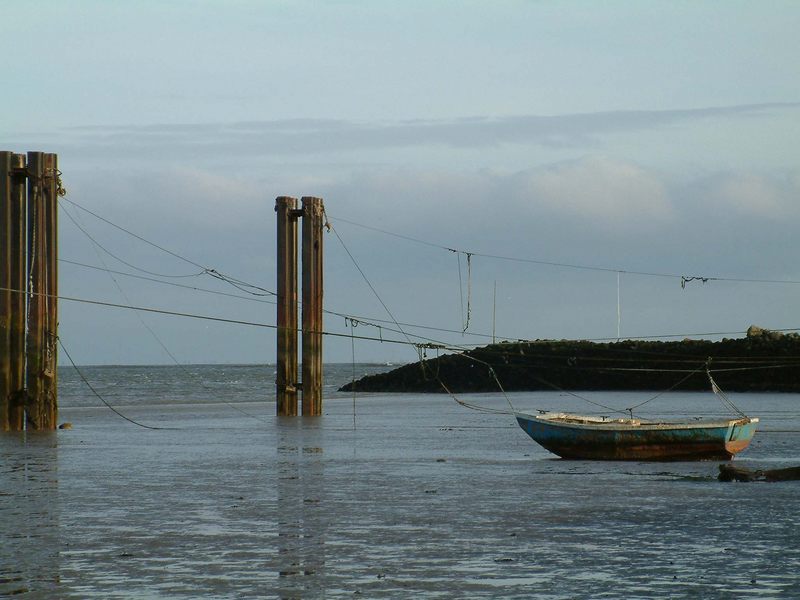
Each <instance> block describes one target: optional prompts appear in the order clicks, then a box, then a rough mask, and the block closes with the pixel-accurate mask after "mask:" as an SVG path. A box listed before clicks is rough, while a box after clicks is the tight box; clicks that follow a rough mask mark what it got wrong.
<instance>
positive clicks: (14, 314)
mask: <svg viewBox="0 0 800 600" xmlns="http://www.w3.org/2000/svg"><path fill="white" fill-rule="evenodd" d="M11 168H12V171H13V173H12V175H11V188H10V202H11V208H10V215H11V216H10V222H9V226H10V229H9V237H10V248H11V251H10V256H9V269H10V285H9V287H10V288H11V290H12V292H11V307H10V308H11V310H10V315H11V327H10V336H11V340H10V353H9V355H8V362H9V370H10V382H11V396H10V397H9V399H8V428H9V430H10V431H22V430H23V429H24V428H25V398H26V390H25V321H26V316H27V313H26V306H27V300H26V295H25V292H26V290H27V285H28V277H27V268H26V258H25V256H26V246H27V244H26V235H27V208H26V203H25V186H26V175H25V155H24V154H13V155H12V156H11Z"/></svg>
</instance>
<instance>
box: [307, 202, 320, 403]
mask: <svg viewBox="0 0 800 600" xmlns="http://www.w3.org/2000/svg"><path fill="white" fill-rule="evenodd" d="M302 210H303V241H302V256H303V308H302V315H303V319H302V320H303V323H302V326H303V340H302V344H303V416H317V415H321V414H322V289H323V287H322V269H323V254H322V227H323V225H324V207H323V204H322V198H313V197H310V196H304V197H303V198H302Z"/></svg>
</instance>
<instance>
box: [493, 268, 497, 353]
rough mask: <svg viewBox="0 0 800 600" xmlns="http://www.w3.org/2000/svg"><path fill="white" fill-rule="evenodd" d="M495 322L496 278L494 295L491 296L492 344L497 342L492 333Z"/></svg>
mask: <svg viewBox="0 0 800 600" xmlns="http://www.w3.org/2000/svg"><path fill="white" fill-rule="evenodd" d="M496 322H497V279H495V280H494V295H493V296H492V343H493V344H495V343H496V342H497V339H496V338H495V335H494V331H495V324H496Z"/></svg>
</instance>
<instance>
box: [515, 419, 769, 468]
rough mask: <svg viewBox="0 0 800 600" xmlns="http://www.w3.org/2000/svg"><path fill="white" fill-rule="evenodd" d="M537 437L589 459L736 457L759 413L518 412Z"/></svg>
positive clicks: (555, 449) (564, 453)
mask: <svg viewBox="0 0 800 600" xmlns="http://www.w3.org/2000/svg"><path fill="white" fill-rule="evenodd" d="M515 416H516V418H517V423H519V426H520V427H522V429H523V430H524V431H525V433H527V434H528V435H529V436H531V437H532V438H533V439H534V440H535V441H536V442H538V443H539V444H540V445H542V446H544V447H545V448H546V449H547V450H549V451H550V452H552V453H553V454H557V455H558V456H560V457H561V458H571V459H587V460H663V461H667V460H672V461H676V460H730V459H731V458H733V456H734V455H735V454H736V453H738V452H741V451H742V450H744V449H745V448H746V447H747V445H748V444H749V443H750V440H751V439H752V437H753V434H754V433H755V430H756V424H757V423H758V419H757V418H750V417H742V418H738V419H728V420H725V419H723V420H695V421H688V422H651V421H642V420H640V419H628V418H624V419H609V418H604V417H589V416H582V415H573V414H567V413H542V414H538V415H530V414H526V413H520V412H517V413H515Z"/></svg>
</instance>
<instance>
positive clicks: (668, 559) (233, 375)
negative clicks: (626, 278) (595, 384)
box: [0, 365, 800, 599]
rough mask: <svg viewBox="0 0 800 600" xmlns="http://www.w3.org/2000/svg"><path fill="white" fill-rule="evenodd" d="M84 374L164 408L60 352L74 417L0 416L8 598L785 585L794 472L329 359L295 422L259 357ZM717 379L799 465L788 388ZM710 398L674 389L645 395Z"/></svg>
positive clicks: (611, 397) (686, 590)
mask: <svg viewBox="0 0 800 600" xmlns="http://www.w3.org/2000/svg"><path fill="white" fill-rule="evenodd" d="M385 368H387V367H382V368H380V367H370V366H364V365H360V366H358V374H359V375H361V374H364V373H368V372H375V371H377V370H381V369H385ZM85 372H86V375H87V377H88V379H89V380H90V382H91V383H92V384H93V385H94V386H95V388H96V389H97V390H98V392H100V393H101V394H102V395H103V396H104V397H105V398H106V399H107V400H108V401H109V402H110V403H111V404H112V405H114V406H115V407H117V408H118V409H119V410H120V411H121V412H123V413H124V414H125V415H127V416H129V417H131V418H133V419H135V420H137V421H140V422H142V423H144V424H147V425H150V426H158V427H164V428H167V429H160V430H150V429H143V428H140V427H137V426H135V425H133V424H131V423H129V422H126V421H124V420H122V419H121V418H120V417H118V416H117V415H115V414H114V413H113V412H111V411H110V410H109V409H107V408H105V407H103V406H102V405H101V404H100V401H99V400H98V399H97V398H96V397H94V396H93V395H92V394H91V392H89V391H88V390H87V389H86V387H85V386H84V385H83V384H82V383H81V382H80V381H79V380H77V378H76V377H75V375H74V373H73V372H70V371H68V370H64V371H63V372H62V374H61V401H60V402H61V412H60V420H62V421H71V422H72V423H73V425H74V428H73V429H72V430H64V431H59V432H58V433H55V434H47V435H30V436H27V437H25V436H21V435H0V452H1V453H2V463H1V464H0V596H3V595H10V594H15V593H17V594H20V597H22V598H76V599H77V598H198V597H211V598H273V597H276V598H277V597H280V598H323V597H325V598H353V597H356V598H358V597H361V598H384V597H397V598H417V597H430V598H437V597H440V598H475V597H498V598H500V597H502V598H553V599H555V598H564V599H568V598H569V599H571V598H800V482H787V483H781V484H766V483H750V484H731V483H727V484H724V483H719V482H717V481H716V480H715V476H716V472H717V464H718V463H716V462H710V463H702V462H701V463H669V464H659V463H610V462H581V461H563V460H559V459H556V458H554V457H553V456H552V455H550V454H548V453H547V452H546V451H545V450H543V449H542V448H540V447H539V446H537V445H536V444H535V443H534V442H533V441H531V440H530V439H529V438H528V437H527V436H526V435H525V434H524V433H523V432H522V430H521V429H519V427H517V425H516V424H515V423H514V421H513V419H512V418H510V417H509V416H507V415H488V414H484V413H479V412H475V411H471V410H468V409H466V408H463V407H461V406H459V405H458V404H456V403H455V402H453V400H452V399H449V398H448V397H446V396H442V395H432V396H423V395H410V394H408V395H407V394H400V395H388V394H387V395H369V396H359V397H357V399H356V403H355V415H354V405H353V397H352V395H348V394H339V393H337V392H335V388H336V387H337V386H338V385H339V384H341V383H342V382H344V381H346V380H349V378H350V376H351V366H346V367H336V366H330V367H328V368H327V376H328V379H327V384H328V388H327V395H326V401H325V409H326V410H325V413H326V414H325V416H324V417H321V418H317V419H311V420H305V421H304V420H301V419H277V418H276V417H275V416H274V414H273V413H274V396H273V389H272V388H273V384H272V382H273V380H274V374H273V369H272V368H271V367H232V366H224V367H221V366H217V367H190V368H188V369H187V370H186V371H181V370H179V369H177V368H174V367H171V368H167V367H164V368H152V367H104V368H87V369H86V371H85ZM650 395H651V394H647V393H642V394H612V393H592V394H587V396H588V397H589V398H590V399H593V400H595V401H598V402H601V403H603V404H613V405H615V406H620V407H625V406H628V405H632V404H635V403H636V402H638V401H641V400H644V399H647V398H648V397H649V396H650ZM732 397H733V399H734V400H735V401H736V402H737V403H738V404H739V405H740V406H741V407H742V408H743V409H745V410H746V411H747V412H748V413H750V414H752V415H755V416H759V417H761V419H762V424H761V428H760V431H759V433H757V434H756V438H755V439H754V442H753V444H752V445H751V447H750V448H749V449H748V450H746V451H745V452H744V453H743V454H742V455H741V457H740V458H739V459H737V461H738V462H740V463H741V464H743V465H749V466H753V467H757V468H764V467H770V468H771V467H780V466H789V465H800V396H799V395H793V394H792V395H788V394H787V395H777V394H753V395H733V396H732ZM465 399H467V400H469V401H470V402H473V403H476V404H480V405H483V406H490V407H495V408H504V407H506V406H507V404H506V400H505V399H504V398H503V396H502V395H501V394H490V395H483V394H481V395H470V396H468V397H466V398H465ZM510 399H511V401H512V402H513V403H514V405H515V406H516V407H517V408H519V409H523V410H525V409H531V410H533V409H536V408H544V409H560V410H578V411H581V412H587V410H591V406H587V405H585V404H584V403H583V402H582V401H580V400H578V399H576V398H573V397H571V396H566V395H559V394H557V393H527V394H525V393H520V394H513V395H511V397H510ZM647 406H648V407H649V406H650V405H647ZM719 406H720V405H719V403H718V402H717V401H716V399H715V398H714V397H713V395H711V394H672V395H669V396H665V397H662V398H660V399H658V400H657V401H655V402H654V403H653V408H652V410H653V411H654V412H655V413H659V414H663V415H668V416H669V415H672V416H676V415H685V414H690V415H699V414H722V413H721V411H720V408H719Z"/></svg>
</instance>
